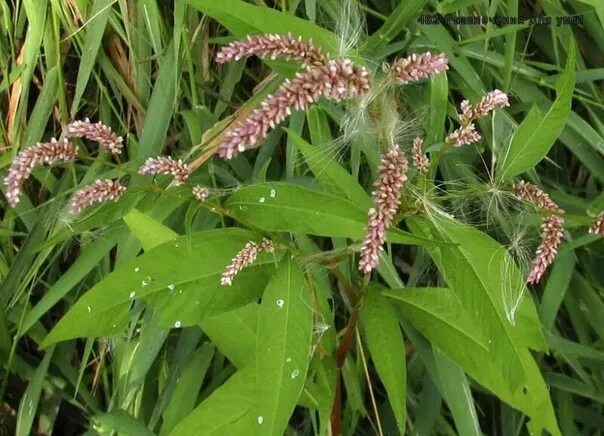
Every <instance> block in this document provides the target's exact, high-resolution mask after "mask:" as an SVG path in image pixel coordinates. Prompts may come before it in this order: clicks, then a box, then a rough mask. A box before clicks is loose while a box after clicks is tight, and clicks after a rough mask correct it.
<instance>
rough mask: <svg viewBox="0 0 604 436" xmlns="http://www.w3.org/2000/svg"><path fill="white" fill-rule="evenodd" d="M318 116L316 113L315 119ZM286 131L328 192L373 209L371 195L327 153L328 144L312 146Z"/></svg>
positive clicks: (311, 126)
mask: <svg viewBox="0 0 604 436" xmlns="http://www.w3.org/2000/svg"><path fill="white" fill-rule="evenodd" d="M308 116H309V125H310V128H311V129H312V128H313V126H314V125H313V124H311V122H310V113H309V115H308ZM317 116H318V115H317V114H316V112H315V117H317ZM284 130H285V131H286V132H287V134H288V136H289V138H290V139H291V140H292V141H294V143H295V144H296V145H297V146H298V148H299V149H300V151H301V152H302V154H303V155H304V159H305V161H306V163H307V164H308V166H309V167H310V169H311V170H312V172H313V174H314V175H315V177H316V178H317V179H318V180H319V182H320V183H321V185H322V186H323V187H324V188H325V190H326V191H328V192H331V193H333V194H335V195H338V196H340V197H344V198H347V199H348V200H350V201H351V202H353V203H355V204H357V205H359V206H363V207H366V208H370V207H371V198H370V197H369V195H368V194H367V193H366V192H365V190H364V189H363V188H362V187H361V185H359V183H358V182H357V181H356V180H355V179H354V177H352V175H351V174H349V173H348V172H347V171H346V170H345V169H344V168H342V167H341V166H340V165H339V164H338V163H337V162H336V161H335V160H334V159H333V158H332V157H330V156H329V155H328V154H327V153H326V151H327V150H328V148H329V147H328V146H326V144H315V145H311V144H309V143H308V142H306V141H305V140H304V139H303V138H302V137H301V136H300V135H298V134H297V133H296V132H294V131H292V130H290V129H284ZM323 150H325V151H323Z"/></svg>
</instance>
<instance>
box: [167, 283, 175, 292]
mask: <svg viewBox="0 0 604 436" xmlns="http://www.w3.org/2000/svg"><path fill="white" fill-rule="evenodd" d="M174 288H175V286H174V283H170V284H169V285H168V289H169V290H170V291H173V290H174Z"/></svg>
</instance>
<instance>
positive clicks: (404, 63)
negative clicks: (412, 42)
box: [386, 52, 449, 85]
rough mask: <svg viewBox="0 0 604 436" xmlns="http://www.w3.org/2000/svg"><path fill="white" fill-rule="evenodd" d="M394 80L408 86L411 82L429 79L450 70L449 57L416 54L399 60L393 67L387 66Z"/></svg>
mask: <svg viewBox="0 0 604 436" xmlns="http://www.w3.org/2000/svg"><path fill="white" fill-rule="evenodd" d="M386 69H387V70H389V72H390V76H391V77H392V79H393V80H394V81H395V82H396V83H398V84H400V85H406V84H407V83H409V82H416V81H419V80H424V79H428V78H430V77H433V76H435V75H436V74H438V73H442V72H443V71H447V70H448V69H449V65H448V60H447V55H446V54H444V53H439V54H437V55H433V54H432V53H429V52H428V53H422V54H415V53H413V54H412V55H411V56H408V57H406V58H401V59H397V60H396V61H394V63H393V64H392V66H390V67H388V66H386Z"/></svg>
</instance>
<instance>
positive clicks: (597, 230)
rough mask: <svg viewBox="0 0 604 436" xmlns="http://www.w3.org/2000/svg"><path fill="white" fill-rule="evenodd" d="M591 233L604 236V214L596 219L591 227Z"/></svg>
mask: <svg viewBox="0 0 604 436" xmlns="http://www.w3.org/2000/svg"><path fill="white" fill-rule="evenodd" d="M589 233H591V234H592V235H598V236H604V212H600V214H599V215H598V216H597V217H596V220H595V221H594V223H593V224H592V225H591V226H590V227H589Z"/></svg>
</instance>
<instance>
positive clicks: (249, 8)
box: [187, 0, 337, 53]
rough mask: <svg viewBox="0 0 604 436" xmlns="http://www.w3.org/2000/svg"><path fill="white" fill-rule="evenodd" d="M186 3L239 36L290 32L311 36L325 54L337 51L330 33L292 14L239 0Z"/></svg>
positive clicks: (306, 36)
mask: <svg viewBox="0 0 604 436" xmlns="http://www.w3.org/2000/svg"><path fill="white" fill-rule="evenodd" d="M187 3H189V4H190V5H191V6H193V7H194V8H196V9H199V10H200V11H202V12H203V13H204V14H206V15H208V16H210V17H212V18H214V19H215V20H216V21H218V22H219V23H220V24H222V25H223V26H224V27H226V28H227V29H229V30H230V31H231V32H232V33H233V34H234V35H235V36H237V37H239V38H244V37H246V36H247V35H250V34H257V33H278V34H286V33H288V32H291V33H292V34H293V35H296V36H302V37H303V38H306V39H312V41H313V43H314V44H316V45H318V46H320V47H322V48H323V49H324V50H325V51H326V52H328V53H337V49H336V48H337V45H336V41H337V39H336V36H335V35H334V34H333V33H331V32H329V31H328V30H326V29H323V28H321V27H319V26H317V25H315V24H313V23H311V22H309V21H306V20H303V19H301V18H298V17H295V16H293V15H290V14H286V13H283V12H280V11H278V10H275V9H271V8H267V7H261V6H254V5H251V4H249V3H246V2H243V1H240V0H220V1H215V0H187Z"/></svg>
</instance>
